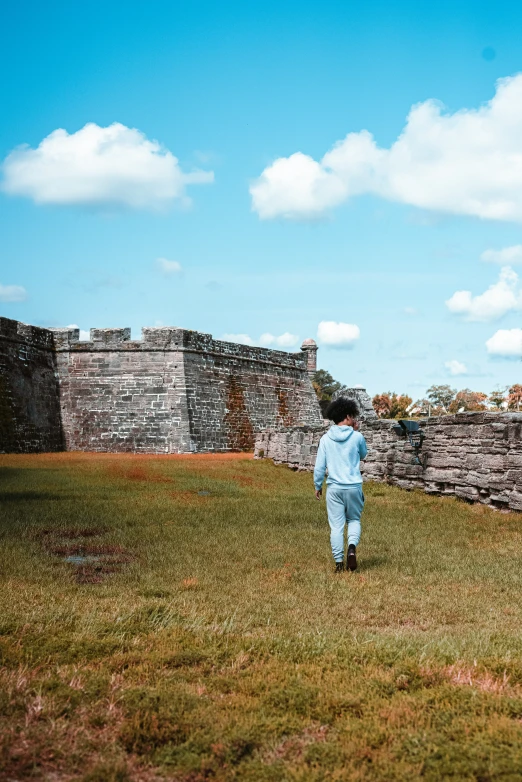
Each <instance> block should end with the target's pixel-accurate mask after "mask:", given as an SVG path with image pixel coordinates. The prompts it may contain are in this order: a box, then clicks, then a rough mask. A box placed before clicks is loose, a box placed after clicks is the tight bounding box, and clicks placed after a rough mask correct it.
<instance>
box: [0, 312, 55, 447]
mask: <svg viewBox="0 0 522 782" xmlns="http://www.w3.org/2000/svg"><path fill="white" fill-rule="evenodd" d="M63 447H64V439H63V431H62V424H61V417H60V402H59V386H58V377H57V373H56V364H55V354H54V345H53V336H52V334H51V333H50V332H49V331H47V330H46V329H39V328H36V327H35V326H27V325H26V324H25V323H18V321H15V320H9V319H8V318H0V453H27V452H31V451H61V450H62V449H63Z"/></svg>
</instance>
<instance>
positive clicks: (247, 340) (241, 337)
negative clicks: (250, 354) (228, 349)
mask: <svg viewBox="0 0 522 782" xmlns="http://www.w3.org/2000/svg"><path fill="white" fill-rule="evenodd" d="M221 339H224V340H225V342H239V344H240V345H253V344H254V340H253V339H252V337H250V336H249V335H248V334H223V336H222V337H221Z"/></svg>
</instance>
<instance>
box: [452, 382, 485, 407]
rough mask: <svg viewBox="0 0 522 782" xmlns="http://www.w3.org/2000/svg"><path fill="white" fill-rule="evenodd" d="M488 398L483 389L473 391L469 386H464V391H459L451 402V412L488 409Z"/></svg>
mask: <svg viewBox="0 0 522 782" xmlns="http://www.w3.org/2000/svg"><path fill="white" fill-rule="evenodd" d="M487 399H488V397H487V394H483V393H482V392H481V391H471V389H469V388H463V389H462V391H458V392H457V394H456V395H455V399H454V400H453V401H452V402H451V403H450V406H449V412H450V413H458V412H459V411H461V412H464V411H466V412H476V411H479V410H487V405H486V402H487Z"/></svg>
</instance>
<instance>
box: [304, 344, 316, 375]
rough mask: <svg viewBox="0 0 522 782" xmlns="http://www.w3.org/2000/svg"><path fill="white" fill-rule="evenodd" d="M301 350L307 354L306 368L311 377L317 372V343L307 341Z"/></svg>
mask: <svg viewBox="0 0 522 782" xmlns="http://www.w3.org/2000/svg"><path fill="white" fill-rule="evenodd" d="M301 350H303V351H304V352H305V354H306V368H307V371H308V374H309V375H314V374H315V373H316V372H317V350H318V348H317V343H316V342H315V341H314V340H313V339H305V341H304V342H303V344H302V345H301Z"/></svg>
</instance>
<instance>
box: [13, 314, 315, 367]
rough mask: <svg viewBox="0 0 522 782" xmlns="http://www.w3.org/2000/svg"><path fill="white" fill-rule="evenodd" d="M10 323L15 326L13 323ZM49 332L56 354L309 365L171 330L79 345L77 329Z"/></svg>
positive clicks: (103, 332)
mask: <svg viewBox="0 0 522 782" xmlns="http://www.w3.org/2000/svg"><path fill="white" fill-rule="evenodd" d="M13 322H14V323H16V321H13ZM20 325H22V324H20ZM27 328H34V327H32V326H29V327H27ZM39 331H45V329H39ZM49 331H50V332H52V335H53V340H54V348H55V350H56V351H67V350H73V351H80V352H90V351H97V350H122V351H125V352H130V351H143V352H146V351H169V350H178V351H181V352H191V351H192V352H199V353H202V352H203V353H208V354H213V355H215V356H219V355H222V356H223V357H232V356H233V357H236V358H238V359H244V360H247V361H259V362H264V363H270V364H274V365H280V366H285V367H293V368H295V369H307V368H308V364H309V359H308V355H307V353H306V351H305V349H303V350H301V351H300V352H299V353H287V352H286V351H283V350H272V349H270V348H260V347H254V346H252V345H242V344H239V343H237V342H226V341H224V340H220V339H214V337H213V336H212V335H211V334H205V333H202V332H200V331H192V330H190V329H182V328H175V327H171V326H160V327H154V328H151V327H144V328H142V330H141V334H142V337H141V339H140V340H131V338H130V336H131V333H130V328H118V329H94V328H93V329H91V330H90V339H89V340H82V341H80V331H79V329H62V328H52V329H49ZM313 371H315V369H314V370H313Z"/></svg>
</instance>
